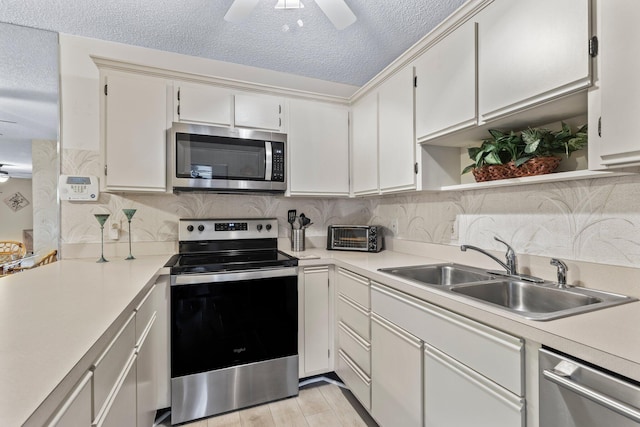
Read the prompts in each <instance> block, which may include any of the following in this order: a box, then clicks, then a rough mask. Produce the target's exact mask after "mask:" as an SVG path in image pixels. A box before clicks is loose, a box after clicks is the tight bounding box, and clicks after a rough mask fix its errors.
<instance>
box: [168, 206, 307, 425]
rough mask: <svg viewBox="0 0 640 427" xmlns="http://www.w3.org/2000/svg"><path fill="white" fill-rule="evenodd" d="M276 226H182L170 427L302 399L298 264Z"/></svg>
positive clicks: (175, 264) (174, 263) (265, 222)
mask: <svg viewBox="0 0 640 427" xmlns="http://www.w3.org/2000/svg"><path fill="white" fill-rule="evenodd" d="M277 237H278V222H277V220H276V219H275V218H270V219H182V220H180V222H179V248H180V250H179V254H177V255H174V256H173V257H172V258H171V259H170V260H169V261H168V263H167V265H166V266H168V267H170V268H171V422H172V424H178V423H183V422H185V421H189V420H193V419H197V418H202V417H207V416H210V415H214V414H219V413H222V412H227V411H231V410H235V409H239V408H243V407H247V406H252V405H256V404H259V403H264V402H268V401H272V400H276V399H281V398H285V397H288V396H295V395H297V394H298V295H297V287H298V268H297V265H298V260H297V258H294V257H291V256H289V255H287V254H285V253H283V252H280V251H278V250H277Z"/></svg>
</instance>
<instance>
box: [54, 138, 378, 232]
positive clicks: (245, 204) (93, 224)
mask: <svg viewBox="0 0 640 427" xmlns="http://www.w3.org/2000/svg"><path fill="white" fill-rule="evenodd" d="M99 169H100V166H99V153H96V152H93V151H87V150H75V149H68V150H63V160H62V170H63V173H66V174H73V173H75V174H89V175H98V176H99V175H100V173H99ZM374 206H375V202H374V201H373V200H371V201H369V200H352V199H326V198H325V199H312V198H287V197H282V196H255V195H247V196H238V195H218V194H196V193H184V194H179V195H175V194H151V195H142V194H110V193H100V198H99V200H98V203H69V202H63V203H62V221H61V228H62V243H63V244H65V243H93V242H99V241H100V228H99V226H98V223H97V221H96V220H95V218H93V214H95V213H109V214H111V217H110V218H109V220H110V221H112V220H115V221H117V222H119V225H120V226H122V227H123V231H126V228H127V227H126V218H125V216H124V214H123V213H122V209H124V208H133V209H137V212H136V213H135V215H134V217H133V220H132V222H131V234H132V240H133V241H134V242H136V241H138V242H139V241H147V242H157V241H169V242H171V241H177V240H178V224H177V222H178V219H180V218H194V217H199V218H205V217H214V218H223V217H240V218H242V217H276V218H278V220H279V221H278V222H279V228H280V229H279V235H280V237H288V236H289V235H290V234H289V233H290V232H289V223H288V222H287V211H288V210H289V209H296V210H297V211H298V214H300V213H304V214H305V215H306V216H307V217H309V218H310V219H311V220H312V221H313V225H312V226H311V227H310V228H309V229H308V230H307V235H308V236H324V235H326V227H327V225H329V224H336V223H354V224H355V223H367V222H368V221H369V219H370V218H371V216H372V210H373V207H374ZM108 226H109V224H107V226H105V229H106V228H107V227H108ZM106 235H107V234H106V231H105V236H106ZM126 238H127V236H126V233H125V234H124V235H123V237H121V240H122V239H126Z"/></svg>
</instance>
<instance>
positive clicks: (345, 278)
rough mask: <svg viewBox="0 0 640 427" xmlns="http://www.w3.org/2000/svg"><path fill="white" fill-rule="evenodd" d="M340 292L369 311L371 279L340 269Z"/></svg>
mask: <svg viewBox="0 0 640 427" xmlns="http://www.w3.org/2000/svg"><path fill="white" fill-rule="evenodd" d="M338 292H339V293H341V294H342V295H345V296H347V297H349V298H351V299H352V300H354V301H355V302H357V303H358V304H360V305H361V306H363V307H366V308H367V309H369V308H371V304H370V303H369V279H367V278H365V277H362V276H359V275H357V274H355V273H352V272H350V271H348V270H344V269H342V268H340V269H338Z"/></svg>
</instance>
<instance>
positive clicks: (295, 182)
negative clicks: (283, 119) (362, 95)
mask: <svg viewBox="0 0 640 427" xmlns="http://www.w3.org/2000/svg"><path fill="white" fill-rule="evenodd" d="M288 151H289V159H290V162H289V165H290V166H289V188H290V194H291V195H322V196H348V195H349V109H348V108H347V107H346V106H340V105H333V104H327V103H323V102H316V101H303V100H291V101H290V103H289V135H288Z"/></svg>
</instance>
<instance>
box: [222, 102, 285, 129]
mask: <svg viewBox="0 0 640 427" xmlns="http://www.w3.org/2000/svg"><path fill="white" fill-rule="evenodd" d="M282 104H283V100H282V98H279V97H276V96H269V95H252V94H236V95H234V108H235V110H234V117H235V121H234V122H235V126H236V127H245V128H252V129H265V130H272V131H277V132H279V131H281V130H282Z"/></svg>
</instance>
